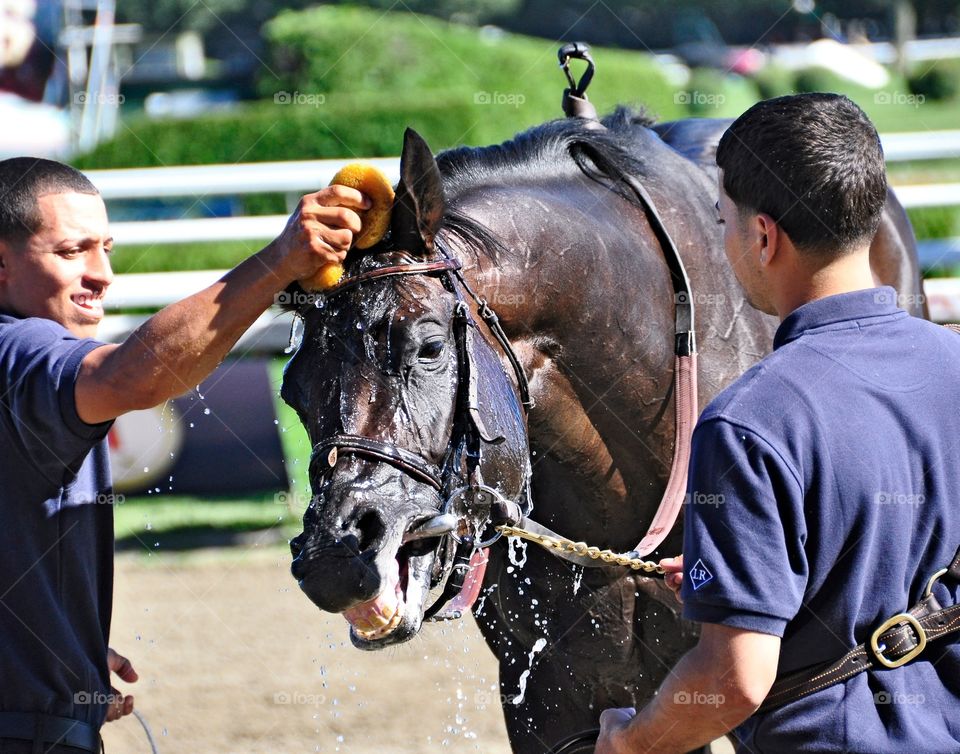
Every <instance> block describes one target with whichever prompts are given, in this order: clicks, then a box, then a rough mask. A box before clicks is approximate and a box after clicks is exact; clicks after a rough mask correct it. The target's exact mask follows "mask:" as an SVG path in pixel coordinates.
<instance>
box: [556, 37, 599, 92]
mask: <svg viewBox="0 0 960 754" xmlns="http://www.w3.org/2000/svg"><path fill="white" fill-rule="evenodd" d="M557 59H558V60H559V61H560V67H561V68H562V69H563V72H564V74H565V75H566V77H567V81H568V82H570V93H571V94H572V95H573V96H574V97H581V98H583V97H584V94H585V93H586V91H587V87H588V86H590V82H591V81H592V80H593V72H594V70H595V69H596V65H595V64H594V62H593V58H592V57H590V46H589V45H588V44H587V43H586V42H568V43H567V44H565V45H564V46H563V47H561V48H560V49H559V50H558V51H557ZM574 59H576V60H582V61H584V62H585V63H586V64H587V70H585V71H584V72H583V75H582V76H581V77H580V81H579V82H577V81H574V78H573V74H572V73H570V61H571V60H574Z"/></svg>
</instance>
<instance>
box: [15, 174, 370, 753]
mask: <svg viewBox="0 0 960 754" xmlns="http://www.w3.org/2000/svg"><path fill="white" fill-rule="evenodd" d="M368 206H369V200H368V199H367V198H366V197H364V196H363V195H361V194H360V193H359V192H357V191H355V190H354V189H350V188H346V187H343V186H331V187H328V188H325V189H322V190H321V191H318V192H316V193H314V194H309V195H307V196H305V197H303V198H302V199H301V200H300V204H299V206H298V208H297V210H296V211H295V212H294V213H293V215H291V217H290V219H289V221H288V222H287V226H286V228H285V229H284V230H283V232H282V233H281V234H280V235H279V236H278V237H277V238H276V239H275V240H274V241H272V242H271V243H270V244H269V245H267V246H266V247H265V248H264V249H262V250H261V251H260V252H258V253H257V254H254V255H253V256H251V257H249V258H248V259H247V260H245V261H244V262H242V263H241V264H240V265H238V266H237V267H236V268H235V269H233V270H231V271H230V272H228V273H227V274H226V275H225V276H224V277H223V278H221V279H220V280H219V281H218V282H216V283H214V284H213V285H212V286H210V287H209V288H207V289H205V290H203V291H201V292H199V293H197V294H195V295H193V296H190V297H189V298H186V299H184V300H183V301H180V302H178V303H176V304H173V305H171V306H169V307H167V308H166V309H164V310H163V311H161V312H159V313H158V314H156V315H154V316H153V317H151V318H150V319H149V320H148V321H147V322H146V323H145V324H143V325H142V326H141V327H140V328H139V329H138V330H136V332H134V333H133V334H132V335H131V336H130V337H129V338H127V340H126V341H124V342H123V343H120V344H118V345H106V344H103V343H100V342H98V341H96V340H94V339H93V337H94V336H95V335H96V332H97V326H98V325H99V323H100V321H101V319H102V318H103V297H104V294H105V293H106V291H107V289H108V287H109V286H110V283H111V282H112V280H113V274H112V271H111V268H110V259H109V254H110V251H111V249H112V246H113V239H112V238H111V237H110V231H109V227H108V223H107V213H106V209H105V207H104V204H103V200H102V199H101V198H100V194H99V193H98V192H97V190H96V188H95V187H94V186H93V184H91V183H90V181H89V180H87V178H86V177H84V176H83V175H82V174H81V173H79V172H77V171H76V170H74V169H73V168H71V167H68V166H67V165H62V164H60V163H57V162H52V161H50V160H42V159H36V158H27V157H21V158H14V159H10V160H4V161H2V162H0V449H2V455H3V459H2V463H0V521H2V523H3V526H0V751H2V752H4V754H7V753H8V752H19V751H24V752H34V753H36V752H41V751H42V752H51V751H52V752H64V753H65V754H66V753H69V752H73V754H76V752H77V751H99V750H100V748H99V729H100V726H101V725H102V723H103V722H104V720H105V719H113V718H116V717H119V716H120V715H123V714H129V713H130V712H131V711H132V709H133V698H132V697H130V696H124V695H122V694H119V693H117V692H116V691H115V690H113V689H112V687H111V684H110V671H113V672H116V673H117V674H118V675H119V676H120V678H122V679H123V680H125V681H135V680H136V673H135V672H134V670H133V668H132V667H131V666H130V663H129V662H128V661H127V660H126V659H125V658H123V657H120V656H119V655H117V654H116V653H114V652H113V651H112V650H108V647H107V641H108V637H109V632H110V612H111V598H112V582H113V511H112V510H111V506H110V505H109V503H110V502H111V501H112V499H113V495H112V484H111V479H110V467H109V459H108V456H107V448H106V442H105V437H106V434H107V431H108V430H109V428H110V426H111V424H112V422H113V420H114V419H115V418H116V417H118V416H120V415H121V414H123V413H126V412H128V411H133V410H136V409H143V408H148V407H150V406H155V405H157V404H159V403H162V402H163V401H165V400H167V399H169V398H172V397H174V396H176V395H180V394H181V393H184V392H186V391H188V390H190V389H191V388H192V387H193V386H195V385H197V384H199V383H200V382H201V381H202V380H203V379H205V378H206V377H207V376H208V375H209V374H210V372H212V371H213V369H214V368H215V367H216V366H217V365H218V364H219V363H220V361H221V360H222V359H223V358H224V356H226V354H227V353H228V351H229V350H230V348H231V347H232V346H233V345H234V343H235V342H236V341H237V339H238V338H239V337H240V335H242V334H243V332H244V331H245V330H246V329H247V328H248V327H249V326H250V325H251V324H252V323H253V322H254V320H256V318H257V317H258V316H259V315H260V314H261V313H262V312H263V311H264V310H265V309H267V308H268V307H269V306H270V305H271V304H272V303H273V301H274V297H275V296H276V294H277V293H278V292H279V291H282V290H284V289H285V288H286V287H287V286H288V285H290V284H291V283H293V282H294V281H296V280H300V279H303V278H307V277H310V276H312V275H314V274H315V273H316V272H317V271H318V270H319V268H320V267H321V266H323V265H324V264H328V263H330V262H333V261H337V260H341V259H342V258H343V257H344V256H345V255H346V251H347V249H348V248H349V247H350V244H351V241H352V239H353V234H354V233H356V232H358V231H359V230H360V218H359V217H358V215H357V214H356V212H354V210H355V209H361V208H366V207H368Z"/></svg>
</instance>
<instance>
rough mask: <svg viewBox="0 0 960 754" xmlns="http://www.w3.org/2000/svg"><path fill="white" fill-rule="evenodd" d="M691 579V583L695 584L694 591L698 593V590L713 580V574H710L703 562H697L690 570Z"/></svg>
mask: <svg viewBox="0 0 960 754" xmlns="http://www.w3.org/2000/svg"><path fill="white" fill-rule="evenodd" d="M689 579H690V583H691V584H693V591H697V589H699V588H700V587H702V586H703V585H704V584H706V583H707V582H708V581H711V580H712V579H713V574H712V573H710V569H709V568H707V567H706V566H705V565H704V564H703V561H702V560H697V562H696V563H694V564H693V566H692V567H691V568H690V571H689Z"/></svg>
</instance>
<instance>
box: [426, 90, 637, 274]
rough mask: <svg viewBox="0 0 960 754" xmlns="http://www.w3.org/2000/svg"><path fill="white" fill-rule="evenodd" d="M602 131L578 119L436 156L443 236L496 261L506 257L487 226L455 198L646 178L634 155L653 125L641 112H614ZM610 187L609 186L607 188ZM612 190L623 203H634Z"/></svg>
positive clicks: (563, 119)
mask: <svg viewBox="0 0 960 754" xmlns="http://www.w3.org/2000/svg"><path fill="white" fill-rule="evenodd" d="M601 123H603V125H604V126H605V128H603V129H599V128H591V127H589V126H588V124H587V122H585V121H584V120H582V119H580V118H560V119H558V120H552V121H549V122H547V123H543V124H541V125H538V126H534V127H533V128H530V129H528V130H526V131H523V132H521V133H519V134H517V135H516V136H515V137H514V138H512V139H510V140H509V141H505V142H503V143H502V144H495V145H493V146H487V147H457V148H454V149H448V150H446V151H444V152H441V153H440V154H438V155H437V165H438V167H439V168H440V174H441V175H442V177H443V188H444V194H445V196H446V199H447V205H448V206H447V210H446V212H445V214H444V217H443V224H442V226H441V231H442V232H444V231H445V233H446V234H447V235H451V236H453V237H455V238H457V239H458V240H459V241H460V242H461V243H463V245H464V246H465V247H466V248H468V249H470V250H472V251H473V252H474V253H477V254H482V255H484V256H486V257H488V258H490V259H492V260H494V261H496V260H497V259H498V258H499V257H500V255H501V254H504V253H507V252H508V249H506V248H505V246H504V245H503V243H502V242H501V241H500V240H499V239H498V238H497V236H496V235H495V234H494V233H493V232H492V231H491V230H490V229H489V228H487V227H486V226H485V225H483V224H482V223H479V222H477V221H476V220H474V219H473V218H471V217H469V216H468V215H466V214H464V213H463V212H461V211H459V210H458V209H457V208H456V206H455V204H456V199H457V198H458V197H461V196H464V195H465V194H467V193H469V192H472V191H474V190H477V189H481V188H483V187H485V186H499V185H503V184H505V183H509V182H528V183H529V182H536V183H539V182H543V181H548V180H551V179H563V178H574V177H576V176H577V175H578V174H583V175H586V176H587V177H588V178H590V179H591V180H594V181H597V182H600V181H602V180H603V179H604V177H605V176H611V175H617V174H621V173H627V174H631V175H637V176H643V175H646V165H645V163H644V153H643V150H642V149H637V147H638V145H639V143H640V142H641V141H642V139H643V138H644V136H645V135H646V134H647V133H648V131H647V129H648V128H649V127H650V126H651V125H653V123H654V120H653V119H652V118H650V117H649V116H648V115H647V113H646V112H645V111H643V110H632V109H630V108H626V107H618V108H617V109H616V110H615V111H614V112H613V113H611V114H610V115H607V116H606V117H604V118H603V119H601ZM606 183H607V185H609V181H607V182H606ZM617 183H618V182H615V183H614V186H613V187H612V188H613V189H614V190H615V191H617V192H618V193H621V195H622V196H624V198H626V199H628V200H629V201H635V197H634V196H633V195H632V194H630V193H628V192H625V191H621V190H620V187H619V186H618V185H617Z"/></svg>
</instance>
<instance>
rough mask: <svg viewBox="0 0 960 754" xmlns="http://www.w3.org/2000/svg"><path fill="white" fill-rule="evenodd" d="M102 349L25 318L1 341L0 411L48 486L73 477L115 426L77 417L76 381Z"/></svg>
mask: <svg viewBox="0 0 960 754" xmlns="http://www.w3.org/2000/svg"><path fill="white" fill-rule="evenodd" d="M102 345H103V344H102V343H100V342H98V341H96V340H91V339H78V338H76V337H75V336H73V335H71V334H70V333H69V332H68V331H67V330H66V329H64V328H63V327H61V326H60V325H57V324H56V323H54V322H49V321H47V320H43V319H25V320H21V321H19V322H17V323H15V324H12V325H8V326H6V327H4V328H3V334H2V336H0V385H2V391H0V412H2V414H3V423H4V424H5V425H6V426H7V427H8V431H9V433H10V436H12V437H13V439H14V441H15V442H18V443H19V445H20V446H21V448H22V449H23V451H24V454H25V456H26V457H27V458H29V459H30V460H32V461H33V462H35V463H37V465H38V466H39V467H40V468H41V470H42V471H43V472H44V473H45V475H46V476H47V477H48V478H49V479H50V481H57V482H59V481H60V480H62V479H64V478H65V475H67V476H69V475H72V474H74V473H76V470H77V469H78V468H79V466H80V464H81V463H82V462H83V459H84V457H85V456H86V455H87V453H88V452H89V450H90V448H92V447H93V446H94V445H95V444H96V443H98V442H99V441H100V440H102V439H103V437H104V436H105V435H106V434H107V432H108V431H109V429H110V427H111V425H112V424H113V422H110V421H108V422H103V423H101V424H87V423H86V422H84V421H83V420H82V419H81V418H80V416H79V415H78V414H77V404H76V394H75V393H76V390H75V389H76V382H77V376H78V374H79V372H80V365H81V363H82V361H83V359H84V357H85V356H86V355H87V354H88V353H90V352H91V351H92V350H94V349H95V348H99V347H100V346H102Z"/></svg>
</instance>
